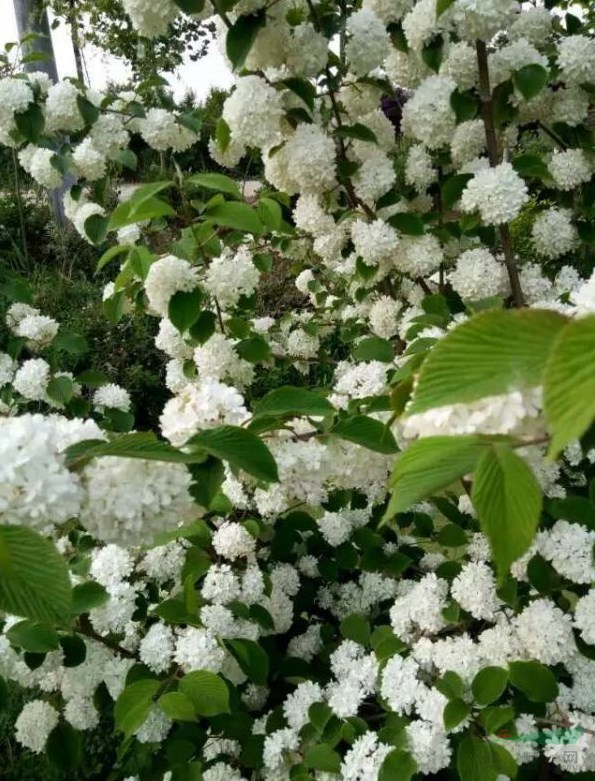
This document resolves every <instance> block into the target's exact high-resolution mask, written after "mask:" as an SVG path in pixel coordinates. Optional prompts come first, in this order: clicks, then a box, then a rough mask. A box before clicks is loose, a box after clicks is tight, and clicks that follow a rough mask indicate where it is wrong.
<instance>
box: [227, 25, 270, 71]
mask: <svg viewBox="0 0 595 781" xmlns="http://www.w3.org/2000/svg"><path fill="white" fill-rule="evenodd" d="M264 24H265V17H264V14H249V15H247V16H238V18H237V19H236V21H235V22H234V23H233V24H232V26H231V27H230V28H229V30H228V31H227V38H226V40H225V50H226V52H227V56H228V58H229V61H230V62H231V64H232V66H233V69H234V70H240V68H241V67H242V66H243V64H244V62H245V61H246V57H247V56H248V54H249V53H250V49H251V48H252V44H253V43H254V41H255V40H256V36H257V35H258V31H259V30H260V28H261V27H262V26H263V25H264Z"/></svg>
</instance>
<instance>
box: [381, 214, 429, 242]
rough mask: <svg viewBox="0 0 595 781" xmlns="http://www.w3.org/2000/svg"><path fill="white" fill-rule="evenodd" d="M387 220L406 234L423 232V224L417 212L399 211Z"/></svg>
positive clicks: (412, 234)
mask: <svg viewBox="0 0 595 781" xmlns="http://www.w3.org/2000/svg"><path fill="white" fill-rule="evenodd" d="M387 222H388V224H389V225H392V227H393V228H396V229H397V230H398V231H401V233H404V234H405V235H406V236H423V234H424V233H425V228H424V224H423V222H422V220H421V217H418V215H417V214H408V213H407V212H399V213H398V214H393V216H392V217H389V218H388V220H387Z"/></svg>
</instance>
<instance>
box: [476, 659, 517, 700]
mask: <svg viewBox="0 0 595 781" xmlns="http://www.w3.org/2000/svg"><path fill="white" fill-rule="evenodd" d="M507 683H508V671H507V670H505V669H504V668H503V667H484V668H483V670H480V671H479V672H478V673H477V675H476V676H475V678H474V679H473V682H472V684H471V691H472V692H473V696H474V697H475V700H476V702H477V703H478V704H479V705H489V704H490V703H491V702H494V701H495V700H497V699H498V697H500V696H501V694H502V692H503V691H504V689H506V684H507Z"/></svg>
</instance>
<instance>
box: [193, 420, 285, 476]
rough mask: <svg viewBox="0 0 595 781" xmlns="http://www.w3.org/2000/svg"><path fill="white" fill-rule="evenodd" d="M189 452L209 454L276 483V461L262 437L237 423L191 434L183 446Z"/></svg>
mask: <svg viewBox="0 0 595 781" xmlns="http://www.w3.org/2000/svg"><path fill="white" fill-rule="evenodd" d="M184 447H185V450H187V451H188V452H189V453H190V454H199V453H204V454H207V453H208V454H209V455H211V456H215V457H216V458H220V459H221V460H222V461H227V462H228V463H229V464H231V466H234V467H237V468H238V469H243V470H244V472H247V473H248V474H250V475H253V476H254V477H257V478H258V479H260V480H267V481H269V482H276V481H277V480H278V479H279V475H278V473H277V464H276V463H275V459H274V458H273V456H272V455H271V451H270V450H269V449H268V447H267V446H266V445H265V444H264V442H263V441H262V439H260V438H259V437H257V436H256V435H255V434H253V433H252V432H251V431H247V430H246V429H245V428H240V427H239V426H219V428H212V429H207V430H205V431H201V432H200V434H196V435H195V436H193V437H191V438H190V439H189V440H188V442H187V443H186V445H185V446H184Z"/></svg>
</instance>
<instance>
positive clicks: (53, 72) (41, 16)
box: [13, 0, 70, 222]
mask: <svg viewBox="0 0 595 781" xmlns="http://www.w3.org/2000/svg"><path fill="white" fill-rule="evenodd" d="M13 3H14V13H15V16H16V21H17V29H18V31H19V38H23V37H24V36H25V35H27V33H36V34H37V35H36V37H35V38H32V39H31V40H29V41H27V42H26V43H25V44H24V45H23V53H24V54H31V53H32V52H40V53H41V54H44V55H45V57H44V58H43V59H40V60H35V61H33V62H26V63H25V64H24V66H23V67H24V69H25V71H30V72H32V71H43V72H44V73H47V75H48V76H49V77H50V78H51V79H52V81H54V82H57V81H58V68H57V66H56V58H55V55H54V47H53V45H52V36H51V31H50V24H49V21H48V13H47V9H46V7H45V6H44V4H43V0H13ZM69 186H70V185H68V184H67V183H66V182H65V183H64V184H63V185H62V187H60V188H59V189H57V190H48V195H49V199H50V204H51V207H52V212H53V214H54V218H55V219H56V220H57V221H58V222H64V204H63V202H62V197H63V195H64V193H65V191H66V190H67V189H68V188H69Z"/></svg>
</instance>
